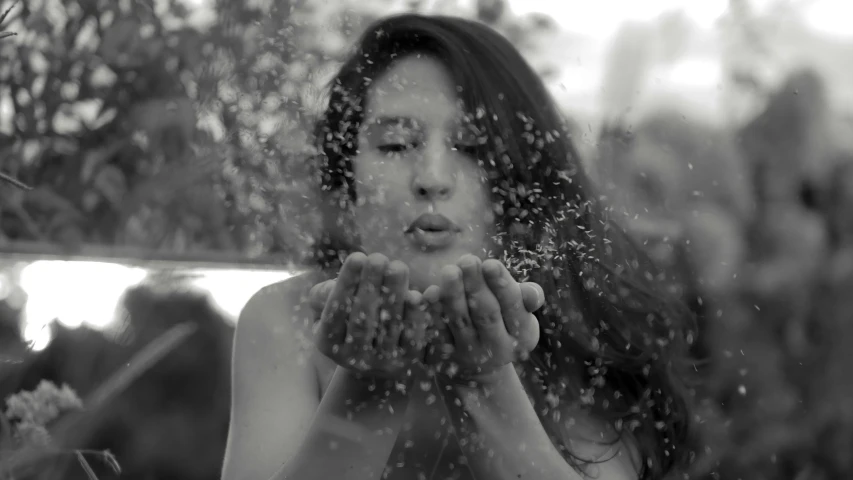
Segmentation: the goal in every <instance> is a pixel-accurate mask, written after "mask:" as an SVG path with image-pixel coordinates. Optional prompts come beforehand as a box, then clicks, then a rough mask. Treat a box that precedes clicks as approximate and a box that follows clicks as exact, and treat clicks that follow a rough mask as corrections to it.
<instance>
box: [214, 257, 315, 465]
mask: <svg viewBox="0 0 853 480" xmlns="http://www.w3.org/2000/svg"><path fill="white" fill-rule="evenodd" d="M319 281H322V276H321V275H320V274H319V273H315V272H309V273H306V274H302V275H298V276H295V277H292V278H289V279H287V280H285V281H283V282H280V283H276V284H273V285H270V286H267V287H265V288H263V289H261V290H260V291H258V292H257V293H256V294H255V295H254V296H253V297H252V298H251V299H250V300H249V302H248V303H247V304H246V306H245V307H244V309H243V311H242V313H241V314H240V318H239V320H238V322H237V332H236V335H235V336H234V351H233V357H232V372H231V375H232V380H231V385H232V390H231V422H230V428H229V432H228V446H227V451H226V455H225V462H224V468H223V469H224V472H223V478H226V479H231V478H269V477H270V476H271V475H272V474H273V473H274V472H275V471H276V470H277V469H278V468H279V467H280V466H281V464H282V463H283V462H284V461H286V460H287V459H288V458H290V457H291V456H292V455H294V454H295V453H296V450H297V449H298V447H299V444H300V443H301V439H302V437H303V436H304V434H305V431H306V430H307V428H308V423H309V422H308V420H310V418H311V417H312V416H313V413H314V411H315V410H316V408H317V405H318V403H319V394H318V392H319V381H318V378H317V370H316V368H315V367H314V362H313V357H314V356H315V352H316V349H315V348H314V347H313V341H312V338H311V331H312V327H313V317H314V315H313V314H312V312H311V309H310V308H309V306H308V303H307V302H306V299H307V295H308V292H309V291H310V289H311V287H312V286H313V285H314V284H315V283H317V282H319Z"/></svg>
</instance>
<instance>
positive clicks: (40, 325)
mask: <svg viewBox="0 0 853 480" xmlns="http://www.w3.org/2000/svg"><path fill="white" fill-rule="evenodd" d="M146 275H147V272H146V271H145V270H144V269H141V268H132V267H126V266H124V265H119V264H114V263H102V262H80V261H53V260H41V261H37V262H33V263H31V264H29V265H27V266H26V267H24V268H23V269H22V271H21V279H20V282H21V288H22V289H23V290H24V291H25V292H27V297H28V298H27V304H26V306H25V307H24V311H23V319H24V325H25V326H24V337H25V340H26V341H28V342H33V347H34V348H35V347H36V346H38V345H41V344H44V345H46V344H47V342H49V341H50V339H49V338H47V339H45V338H44V335H46V333H45V332H49V328H47V327H49V326H50V324H51V323H52V322H54V321H59V322H60V323H62V324H63V325H65V326H67V327H72V328H73V327H79V326H81V325H83V324H86V325H89V326H91V327H93V328H104V327H105V326H107V325H109V324H110V323H111V322H112V321H113V320H114V315H115V309H116V305H117V303H118V300H119V298H120V297H121V295H122V293H123V292H124V291H125V290H126V289H128V288H129V287H131V286H133V285H136V284H138V283H139V282H141V281H142V280H143V279H144V278H145V276H146Z"/></svg>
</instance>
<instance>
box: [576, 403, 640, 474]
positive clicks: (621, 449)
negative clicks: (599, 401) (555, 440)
mask: <svg viewBox="0 0 853 480" xmlns="http://www.w3.org/2000/svg"><path fill="white" fill-rule="evenodd" d="M562 418H563V422H564V423H563V434H564V438H565V439H566V441H567V445H566V446H567V447H568V448H569V450H570V451H571V452H572V454H573V455H575V456H576V457H577V458H578V459H579V460H581V462H582V464H581V472H580V473H582V474H583V475H584V478H588V479H614V480H615V479H619V480H622V479H624V480H636V479H637V478H638V476H639V472H640V470H641V468H642V459H641V456H640V451H639V448H638V446H637V443H636V439H635V438H634V437H633V436H632V435H630V434H622V435H620V434H619V433H617V431H616V429H615V428H614V427H613V426H612V425H609V424H608V423H607V422H605V421H602V420H599V419H597V418H595V417H594V416H592V414H591V413H590V412H587V411H582V410H567V411H566V412H564V414H563V415H562Z"/></svg>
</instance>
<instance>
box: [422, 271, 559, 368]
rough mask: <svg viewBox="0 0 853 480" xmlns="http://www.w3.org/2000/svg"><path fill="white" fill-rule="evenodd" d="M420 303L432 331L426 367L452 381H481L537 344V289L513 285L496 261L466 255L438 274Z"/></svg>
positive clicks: (539, 302)
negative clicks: (439, 280) (436, 281)
mask: <svg viewBox="0 0 853 480" xmlns="http://www.w3.org/2000/svg"><path fill="white" fill-rule="evenodd" d="M424 300H425V301H426V303H427V311H428V313H429V314H430V315H431V316H432V317H433V320H432V324H433V325H435V327H436V330H435V331H434V332H433V333H432V334H431V338H430V342H431V343H430V346H429V347H428V349H427V352H426V359H425V362H426V363H427V364H428V365H431V366H433V367H434V368H435V370H436V371H437V373H439V374H443V375H446V376H448V377H451V378H453V379H455V380H460V381H469V380H475V381H484V380H485V379H487V378H488V375H489V374H490V373H493V372H494V371H496V370H498V369H499V368H500V367H502V366H504V365H507V364H509V363H512V362H514V361H516V360H519V359H523V358H526V356H527V355H529V353H530V351H532V350H533V349H534V348H535V347H536V344H537V343H538V341H539V322H538V320H537V319H536V316H535V315H534V314H533V312H535V311H536V310H538V309H539V308H541V307H542V305H543V303H544V295H543V293H542V289H541V287H539V286H538V285H536V284H534V283H519V282H517V281H516V280H515V279H514V278H512V275H511V274H510V273H509V271H508V270H507V269H506V267H505V266H504V265H503V264H502V263H501V262H500V261H498V260H486V261H481V260H480V259H479V258H477V257H475V256H473V255H466V256H465V257H463V258H461V259H460V260H459V262H457V264H455V265H449V266H447V267H445V268H444V269H443V270H442V275H441V285H438V286H431V287H429V288H427V290H426V291H425V292H424Z"/></svg>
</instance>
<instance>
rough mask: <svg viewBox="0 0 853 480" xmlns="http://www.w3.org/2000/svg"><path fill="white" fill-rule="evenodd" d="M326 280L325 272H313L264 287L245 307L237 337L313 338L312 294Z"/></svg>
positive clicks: (238, 323) (239, 321) (241, 314)
mask: <svg viewBox="0 0 853 480" xmlns="http://www.w3.org/2000/svg"><path fill="white" fill-rule="evenodd" d="M324 279H325V277H324V275H323V274H322V272H320V271H316V270H312V271H307V272H303V273H299V274H297V275H294V276H292V277H290V278H288V279H286V280H283V281H281V282H277V283H274V284H271V285H267V286H265V287H263V288H262V289H260V290H259V291H257V292H256V293H255V294H254V295H253V296H252V297H251V298H250V299H249V301H248V302H246V305H245V307H243V310H242V311H241V313H240V318H239V319H238V321H237V335H238V336H243V337H251V338H255V339H260V338H267V339H271V338H273V337H282V336H287V337H291V336H293V334H296V338H301V337H307V336H310V332H311V328H312V326H313V314H312V312H311V309H310V308H309V305H308V302H307V299H308V293H309V291H310V290H311V287H313V286H314V285H315V284H317V283H319V282H321V281H323V280H324Z"/></svg>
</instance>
